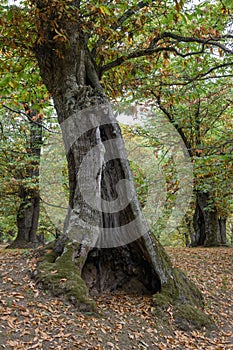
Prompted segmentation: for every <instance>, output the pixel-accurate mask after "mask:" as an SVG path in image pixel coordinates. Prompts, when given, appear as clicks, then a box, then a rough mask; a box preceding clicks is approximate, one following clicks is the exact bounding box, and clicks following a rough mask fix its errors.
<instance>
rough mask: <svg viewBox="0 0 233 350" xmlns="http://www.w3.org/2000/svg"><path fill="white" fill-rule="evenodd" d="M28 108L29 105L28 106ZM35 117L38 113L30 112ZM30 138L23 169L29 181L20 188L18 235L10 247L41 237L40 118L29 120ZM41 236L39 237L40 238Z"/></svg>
mask: <svg viewBox="0 0 233 350" xmlns="http://www.w3.org/2000/svg"><path fill="white" fill-rule="evenodd" d="M27 108H28V107H27ZM29 113H30V117H31V118H33V117H34V116H35V115H36V113H35V112H30V111H29ZM29 127H30V139H29V140H28V145H27V155H28V159H29V160H28V162H29V163H28V164H27V165H26V169H23V170H22V174H23V176H25V178H24V177H23V178H22V180H25V179H26V180H27V181H28V183H27V184H25V185H21V186H20V188H19V199H20V205H19V208H18V212H17V218H16V222H17V228H18V232H17V236H16V239H15V241H14V242H12V243H11V245H10V248H15V247H24V246H25V247H26V246H27V245H28V243H32V244H34V243H38V240H40V241H41V239H40V238H41V237H37V228H38V221H39V214H40V193H39V165H40V153H41V145H42V127H41V125H40V120H37V124H34V123H33V121H29ZM38 238H39V239H38Z"/></svg>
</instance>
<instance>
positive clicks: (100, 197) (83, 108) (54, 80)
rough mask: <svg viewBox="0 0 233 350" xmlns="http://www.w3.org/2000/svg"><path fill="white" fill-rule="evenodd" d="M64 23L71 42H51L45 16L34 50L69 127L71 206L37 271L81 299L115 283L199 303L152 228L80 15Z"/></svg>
mask: <svg viewBox="0 0 233 350" xmlns="http://www.w3.org/2000/svg"><path fill="white" fill-rule="evenodd" d="M40 4H41V2H40ZM40 11H43V7H42V8H40ZM42 22H43V21H42ZM63 25H64V26H65V29H66V35H67V38H68V42H66V43H62V42H56V41H53V42H52V43H51V38H53V36H54V33H51V29H50V28H49V25H48V23H45V22H43V23H42V27H41V28H40V29H41V30H43V34H44V36H45V40H43V41H40V42H39V44H37V46H36V49H35V51H36V56H37V59H38V63H39V66H40V71H41V76H42V78H43V81H44V83H45V84H46V86H47V88H48V90H49V91H50V93H51V95H52V96H53V100H54V105H55V108H56V111H57V115H58V120H59V123H60V125H61V129H62V133H63V139H64V144H65V149H66V154H67V160H68V169H69V185H70V198H69V211H68V215H67V218H66V223H65V232H64V235H63V237H62V238H61V239H59V240H58V241H57V242H56V243H55V246H54V247H53V250H52V252H51V251H50V252H49V254H47V255H46V256H45V259H44V261H43V263H42V264H41V265H40V267H39V268H38V270H37V271H36V273H35V275H36V278H37V280H38V281H40V282H42V283H43V284H45V285H46V286H47V287H50V288H51V289H52V290H53V291H54V292H55V293H56V294H59V293H64V291H65V294H66V295H67V296H68V297H69V298H70V299H71V300H72V301H74V302H76V303H78V305H79V306H80V307H81V306H83V305H91V301H90V299H89V295H90V294H96V293H103V292H104V291H113V290H117V289H123V290H128V291H130V292H133V291H135V292H140V293H142V292H143V293H151V294H154V293H156V292H160V293H157V294H156V297H155V298H154V300H155V301H156V302H157V303H160V304H166V303H169V302H171V300H173V301H174V300H176V301H179V302H181V303H188V304H189V305H197V304H199V303H200V302H201V300H202V298H201V294H200V293H199V292H198V290H197V289H196V288H195V286H194V285H193V284H192V283H191V282H190V281H188V280H187V279H186V277H185V276H184V275H183V274H182V273H180V272H179V271H177V270H174V269H173V268H172V265H171V262H170V260H169V258H168V257H167V255H166V253H165V251H164V250H163V248H162V247H161V246H160V244H159V243H158V242H157V241H156V240H155V239H153V238H152V237H151V236H150V234H149V230H148V227H147V224H146V222H145V219H144V217H143V215H142V212H141V208H140V205H139V202H138V199H137V196H136V192H135V189H134V185H133V179H132V174H131V171H130V168H129V164H128V161H127V156H126V152H125V147H124V143H123V140H122V137H121V132H120V129H119V126H118V124H117V122H116V119H115V117H114V115H113V112H112V110H111V107H110V105H109V103H108V101H107V99H106V97H105V94H104V92H103V89H102V87H101V85H100V82H99V77H98V70H97V68H96V67H95V64H94V62H93V59H92V57H91V55H90V53H89V51H88V48H87V47H86V44H85V42H86V40H85V37H84V35H83V34H82V32H81V30H80V28H79V27H78V24H76V22H75V23H73V24H72V25H71V21H70V19H69V21H68V22H65V20H64V23H63ZM48 39H50V40H48ZM57 52H60V54H57ZM61 56H62V57H61ZM124 179H126V180H124ZM123 180H124V181H123ZM117 184H120V186H119V187H117ZM54 271H56V273H54ZM60 281H62V283H61V282H60ZM158 295H160V298H159V297H158Z"/></svg>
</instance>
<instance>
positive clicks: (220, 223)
mask: <svg viewBox="0 0 233 350" xmlns="http://www.w3.org/2000/svg"><path fill="white" fill-rule="evenodd" d="M208 200H209V194H208V193H203V192H200V191H198V192H197V193H196V207H195V213H194V217H193V227H194V231H193V232H192V234H191V245H192V246H205V247H210V246H221V245H225V244H226V219H225V218H222V217H219V215H218V212H217V210H216V209H215V208H214V209H211V210H210V209H208Z"/></svg>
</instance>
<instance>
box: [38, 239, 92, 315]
mask: <svg viewBox="0 0 233 350" xmlns="http://www.w3.org/2000/svg"><path fill="white" fill-rule="evenodd" d="M51 248H52V246H50V247H49V249H48V250H47V249H46V250H47V251H46V253H45V255H44V256H43V260H42V261H41V262H40V264H39V266H38V269H37V270H36V271H34V273H33V275H34V277H35V280H36V281H37V282H38V283H41V284H42V285H43V287H44V288H47V289H49V290H50V291H51V292H52V293H53V294H54V295H56V296H58V295H63V296H64V298H65V299H68V300H69V301H71V302H72V303H73V304H74V305H76V306H77V307H78V308H79V309H80V310H83V311H91V310H92V311H94V310H95V303H94V302H93V300H92V299H91V298H90V295H89V291H88V288H87V286H86V284H85V282H84V280H83V279H82V278H81V268H80V266H81V265H82V263H81V261H80V260H82V257H79V256H78V255H77V250H78V243H74V242H70V241H67V242H66V244H65V247H64V249H63V252H62V254H61V255H58V254H57V253H56V251H55V250H54V249H51Z"/></svg>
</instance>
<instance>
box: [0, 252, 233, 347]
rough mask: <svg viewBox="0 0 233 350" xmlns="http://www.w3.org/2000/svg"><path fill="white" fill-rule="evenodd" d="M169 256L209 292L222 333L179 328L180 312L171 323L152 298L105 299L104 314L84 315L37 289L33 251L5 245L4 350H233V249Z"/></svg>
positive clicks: (0, 327)
mask: <svg viewBox="0 0 233 350" xmlns="http://www.w3.org/2000/svg"><path fill="white" fill-rule="evenodd" d="M166 250H167V252H168V254H169V255H170V257H171V259H172V261H173V264H174V265H175V266H178V267H180V268H181V269H183V270H184V271H185V272H186V273H187V274H188V276H189V277H190V278H191V279H192V280H193V281H194V282H195V283H196V284H197V285H198V286H199V288H200V289H201V290H202V292H203V295H204V297H205V305H206V306H205V312H206V313H207V314H209V315H211V317H212V319H213V320H214V321H215V324H216V328H215V329H213V330H211V331H210V330H206V329H202V330H193V331H189V332H188V331H184V330H180V329H177V328H176V326H175V324H174V322H173V317H172V307H171V306H170V307H168V308H167V309H166V310H165V311H164V312H165V313H166V314H167V318H166V319H167V321H166V322H164V320H161V319H160V318H159V316H158V314H156V308H155V307H154V306H153V303H152V299H151V297H148V296H132V295H126V294H122V293H117V294H113V295H103V296H101V297H98V298H96V303H97V307H98V311H99V313H98V314H92V313H80V312H78V310H77V309H76V308H75V307H74V306H72V305H70V304H69V303H67V302H65V301H64V300H63V299H62V298H59V297H56V298H55V297H53V296H51V295H50V293H49V292H46V291H43V290H41V289H39V288H38V287H37V286H36V285H35V283H34V281H33V280H32V279H31V277H30V276H31V271H32V270H33V269H34V268H35V266H36V258H35V255H34V253H33V251H30V250H28V251H27V250H17V249H15V250H8V249H4V246H1V247H0V260H1V264H0V349H7V350H8V349H9V350H11V349H17V350H20V349H21V350H29V349H44V350H49V349H57V350H59V349H62V350H68V349H69V350H71V349H85V350H108V349H109V350H111V349H112V350H113V349H116V350H133V349H136V350H138V349H150V350H156V349H160V350H165V349H168V350H169V349H176V350H181V349H184V350H187V349H200V350H201V349H203V350H210V349H214V350H218V349H233V297H232V296H233V271H232V268H233V248H209V249H207V248H198V249H196V248H195V249H194V248H192V249H188V248H167V249H166Z"/></svg>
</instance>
